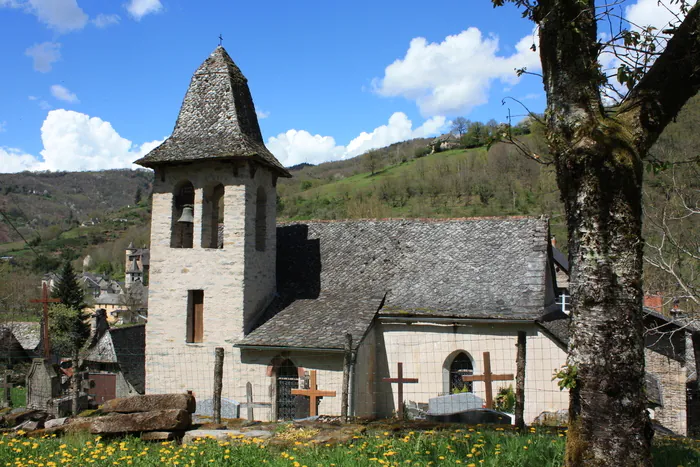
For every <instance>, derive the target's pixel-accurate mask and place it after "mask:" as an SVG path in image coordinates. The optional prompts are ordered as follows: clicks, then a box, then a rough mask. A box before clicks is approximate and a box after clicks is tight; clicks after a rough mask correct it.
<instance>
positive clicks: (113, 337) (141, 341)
mask: <svg viewBox="0 0 700 467" xmlns="http://www.w3.org/2000/svg"><path fill="white" fill-rule="evenodd" d="M145 351H146V325H145V324H136V325H133V326H124V327H119V328H109V329H108V330H107V332H104V334H103V335H102V336H101V337H100V338H99V339H98V340H97V342H96V343H95V345H93V346H92V347H90V348H89V349H87V350H86V352H85V355H84V357H83V358H84V360H85V361H88V362H98V363H117V364H119V367H120V369H121V371H122V373H123V374H124V377H125V378H126V380H127V381H128V382H129V383H131V385H132V386H133V387H134V389H136V391H138V392H139V393H141V394H143V392H144V389H145V378H146V360H145Z"/></svg>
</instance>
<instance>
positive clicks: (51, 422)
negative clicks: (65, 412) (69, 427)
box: [44, 417, 68, 429]
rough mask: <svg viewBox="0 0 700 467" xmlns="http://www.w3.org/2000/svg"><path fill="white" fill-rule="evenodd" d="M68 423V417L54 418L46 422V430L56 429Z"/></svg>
mask: <svg viewBox="0 0 700 467" xmlns="http://www.w3.org/2000/svg"><path fill="white" fill-rule="evenodd" d="M67 421H68V417H63V418H54V419H52V420H46V421H45V422H44V428H46V429H49V428H54V427H57V426H61V425H65V424H66V422H67Z"/></svg>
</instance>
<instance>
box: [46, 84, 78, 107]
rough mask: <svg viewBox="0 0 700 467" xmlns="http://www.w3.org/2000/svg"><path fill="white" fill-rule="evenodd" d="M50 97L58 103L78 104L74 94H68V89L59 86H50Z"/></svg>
mask: <svg viewBox="0 0 700 467" xmlns="http://www.w3.org/2000/svg"><path fill="white" fill-rule="evenodd" d="M51 95H52V96H53V97H55V98H56V99H58V100H60V101H65V102H71V103H77V102H80V101H79V100H78V96H76V95H75V93H72V92H70V91H69V90H68V88H66V87H64V86H61V85H60V84H54V85H53V86H51Z"/></svg>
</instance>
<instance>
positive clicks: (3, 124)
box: [0, 122, 7, 133]
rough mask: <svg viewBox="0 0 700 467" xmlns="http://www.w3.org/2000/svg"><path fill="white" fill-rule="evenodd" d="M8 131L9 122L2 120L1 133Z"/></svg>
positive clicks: (0, 123)
mask: <svg viewBox="0 0 700 467" xmlns="http://www.w3.org/2000/svg"><path fill="white" fill-rule="evenodd" d="M6 131H7V122H0V133H4V132H6Z"/></svg>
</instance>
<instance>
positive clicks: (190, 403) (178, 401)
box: [100, 394, 197, 413]
mask: <svg viewBox="0 0 700 467" xmlns="http://www.w3.org/2000/svg"><path fill="white" fill-rule="evenodd" d="M196 409H197V404H196V402H195V399H194V396H193V395H192V394H147V395H144V396H133V397H125V398H123V399H112V400H109V401H107V402H105V403H104V405H102V407H100V410H101V411H102V413H136V412H152V411H156V410H184V411H186V412H189V413H194V412H195V410H196Z"/></svg>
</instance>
